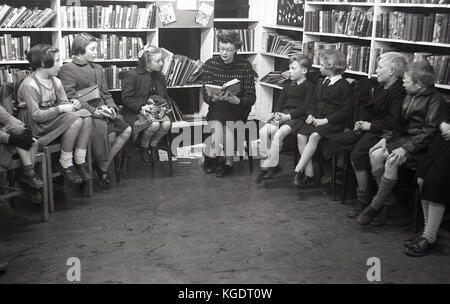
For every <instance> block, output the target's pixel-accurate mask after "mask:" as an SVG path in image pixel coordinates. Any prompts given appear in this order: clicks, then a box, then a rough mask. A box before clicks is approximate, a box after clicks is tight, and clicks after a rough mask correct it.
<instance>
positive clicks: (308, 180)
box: [302, 175, 316, 188]
mask: <svg viewBox="0 0 450 304" xmlns="http://www.w3.org/2000/svg"><path fill="white" fill-rule="evenodd" d="M315 185H316V178H315V177H314V176H312V177H311V176H307V175H305V178H304V179H303V182H302V186H303V188H306V187H313V186H315Z"/></svg>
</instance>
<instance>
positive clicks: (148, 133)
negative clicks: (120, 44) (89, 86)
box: [122, 45, 172, 163]
mask: <svg viewBox="0 0 450 304" xmlns="http://www.w3.org/2000/svg"><path fill="white" fill-rule="evenodd" d="M138 56H139V62H138V66H137V68H136V69H135V70H131V71H128V72H127V73H126V76H125V78H124V79H123V80H122V103H123V105H124V111H123V115H124V117H125V120H126V122H127V123H128V124H129V125H131V126H133V139H134V141H136V140H139V143H138V144H139V146H140V148H141V157H142V160H143V161H144V162H146V163H148V162H150V161H151V159H150V157H151V158H152V159H153V161H158V160H159V154H158V148H157V147H158V143H159V141H160V140H161V139H162V138H163V137H164V136H165V135H166V134H167V133H169V132H170V129H171V127H172V122H171V120H170V118H169V116H168V115H167V114H169V112H170V111H171V110H170V108H171V107H170V102H169V95H168V93H167V87H166V83H165V81H164V77H163V75H162V74H161V69H162V68H163V53H162V50H161V49H160V48H157V47H155V46H151V45H150V46H146V47H145V48H143V49H142V50H141V52H140V53H139V54H138ZM152 113H153V114H152Z"/></svg>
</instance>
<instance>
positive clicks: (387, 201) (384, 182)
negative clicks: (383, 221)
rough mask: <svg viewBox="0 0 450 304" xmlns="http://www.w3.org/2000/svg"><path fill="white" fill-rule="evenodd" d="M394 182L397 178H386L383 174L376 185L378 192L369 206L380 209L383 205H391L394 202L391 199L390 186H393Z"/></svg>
mask: <svg viewBox="0 0 450 304" xmlns="http://www.w3.org/2000/svg"><path fill="white" fill-rule="evenodd" d="M396 183H397V180H394V179H388V178H385V177H384V176H383V177H382V178H381V181H380V185H379V187H378V192H377V194H376V195H375V197H374V198H373V199H372V203H371V204H370V206H371V207H372V208H373V209H376V210H380V209H381V208H383V206H384V205H392V204H393V202H395V201H392V199H391V196H392V188H394V186H395V184H396ZM392 198H393V197H392Z"/></svg>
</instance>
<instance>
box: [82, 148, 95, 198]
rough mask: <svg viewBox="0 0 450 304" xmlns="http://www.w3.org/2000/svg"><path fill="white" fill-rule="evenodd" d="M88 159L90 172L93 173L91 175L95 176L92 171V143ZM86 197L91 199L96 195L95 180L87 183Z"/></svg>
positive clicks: (88, 151) (85, 188)
mask: <svg viewBox="0 0 450 304" xmlns="http://www.w3.org/2000/svg"><path fill="white" fill-rule="evenodd" d="M86 157H87V164H88V168H89V172H91V174H92V175H94V174H93V173H94V172H93V171H92V150H91V142H90V141H89V143H88V150H87V155H86ZM92 177H93V176H92ZM86 186H87V187H86ZM84 195H85V196H87V197H91V196H93V195H94V178H92V179H91V180H90V181H89V182H87V183H85V186H84Z"/></svg>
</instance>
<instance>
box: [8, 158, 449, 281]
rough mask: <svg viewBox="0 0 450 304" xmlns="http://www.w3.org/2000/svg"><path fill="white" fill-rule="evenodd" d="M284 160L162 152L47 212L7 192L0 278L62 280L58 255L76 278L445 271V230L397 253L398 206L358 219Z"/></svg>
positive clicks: (401, 226) (426, 274)
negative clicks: (217, 164) (257, 171)
mask: <svg viewBox="0 0 450 304" xmlns="http://www.w3.org/2000/svg"><path fill="white" fill-rule="evenodd" d="M291 166H292V164H291V161H289V162H286V163H285V164H284V168H285V171H284V173H283V174H282V176H281V177H279V178H277V179H275V180H273V181H271V182H270V183H266V184H262V185H256V184H254V183H253V182H252V180H251V174H250V173H249V170H248V166H247V163H246V162H241V163H239V164H237V166H236V169H235V172H234V175H233V176H232V177H229V178H226V179H217V178H215V177H213V176H206V175H205V174H204V173H203V172H202V170H201V169H200V167H199V164H198V162H197V161H196V160H194V161H192V163H190V164H189V161H187V162H179V163H177V164H176V165H175V177H173V178H169V177H168V170H167V164H166V163H160V164H158V165H157V168H156V169H155V172H154V175H153V177H152V176H151V173H150V172H149V171H150V166H149V165H142V163H140V162H138V161H135V162H134V164H133V171H132V174H131V177H130V179H129V180H128V181H124V182H123V183H121V184H119V185H117V186H114V187H112V188H111V190H109V191H97V192H96V194H95V196H94V197H93V198H91V199H85V198H82V197H80V196H79V195H78V194H77V193H76V192H75V191H74V190H73V189H70V188H69V189H68V188H67V187H66V188H65V193H60V194H59V199H58V201H57V204H56V209H57V210H56V212H55V213H52V214H51V216H50V221H49V222H47V223H40V222H39V212H38V210H39V209H38V208H37V207H35V206H32V207H30V205H28V204H25V205H24V204H20V203H19V204H17V205H16V206H15V207H16V209H15V210H14V214H13V215H12V216H9V217H5V216H4V215H3V217H1V218H0V220H1V222H2V223H3V226H4V227H5V228H3V229H2V233H1V235H0V259H6V260H9V262H10V267H9V269H8V272H7V273H6V274H3V275H0V283H67V279H66V272H67V270H68V267H67V266H66V261H67V259H68V258H69V257H78V258H79V259H80V260H81V279H82V283H367V282H368V281H367V279H366V272H367V270H368V269H369V267H368V266H366V262H367V259H368V258H370V257H378V258H380V260H381V280H382V283H450V276H449V273H450V238H449V234H448V233H447V232H445V231H443V232H442V233H441V246H440V247H439V250H437V251H436V252H435V253H434V254H432V255H430V256H427V257H424V258H410V257H406V256H405V255H404V254H403V253H402V245H401V241H402V240H403V239H405V238H408V237H409V236H410V235H411V223H410V217H411V214H408V212H407V210H403V209H400V210H399V211H397V216H396V217H395V218H394V219H391V222H390V225H388V226H386V227H384V228H381V229H373V228H365V229H362V228H360V227H359V226H358V225H357V224H355V222H354V221H352V220H350V219H349V218H347V217H346V212H347V211H348V209H349V208H350V207H349V206H344V205H342V204H341V203H340V202H331V201H330V200H329V197H328V195H327V194H326V193H325V192H324V191H325V190H324V189H325V188H323V189H310V190H303V191H299V190H296V189H294V188H293V187H292V186H291V178H292V177H291V174H290V172H289V170H288V169H287V168H290V167H291ZM72 192H73V193H74V194H72ZM64 196H65V197H64Z"/></svg>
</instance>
